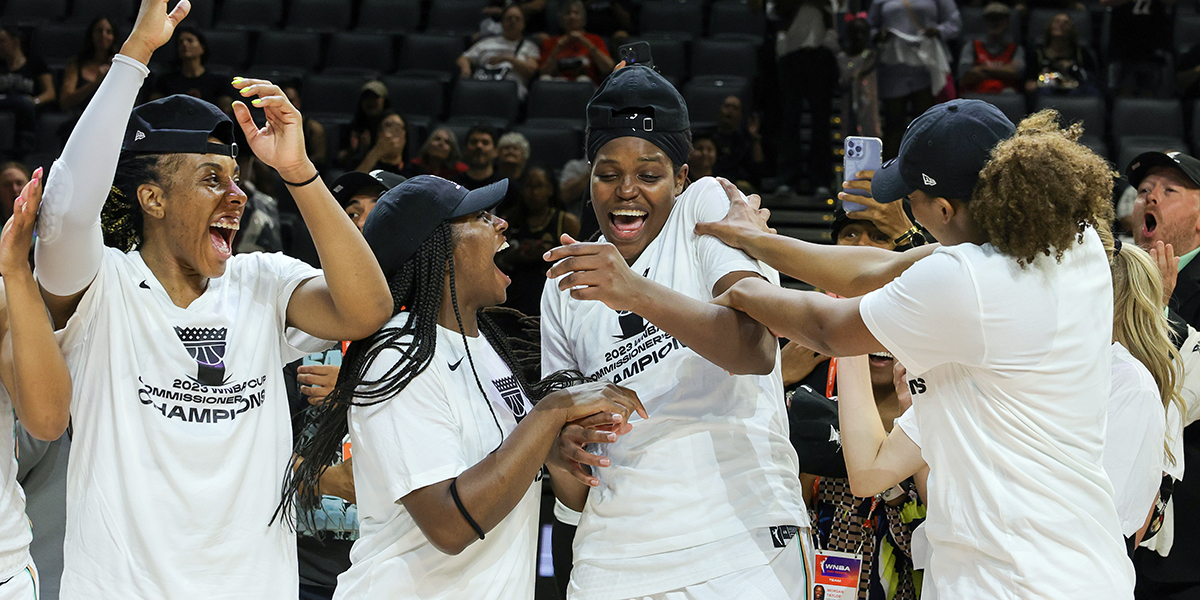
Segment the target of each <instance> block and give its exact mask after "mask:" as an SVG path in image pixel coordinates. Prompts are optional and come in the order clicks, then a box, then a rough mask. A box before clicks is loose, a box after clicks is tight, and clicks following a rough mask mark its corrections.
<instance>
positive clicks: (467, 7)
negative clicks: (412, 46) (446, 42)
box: [425, 0, 485, 35]
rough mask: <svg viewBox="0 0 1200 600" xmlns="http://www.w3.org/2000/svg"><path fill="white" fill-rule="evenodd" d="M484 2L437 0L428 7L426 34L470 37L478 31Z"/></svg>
mask: <svg viewBox="0 0 1200 600" xmlns="http://www.w3.org/2000/svg"><path fill="white" fill-rule="evenodd" d="M484 6H485V3H484V2H481V1H480V0H438V1H437V2H434V3H433V4H432V5H431V6H430V7H429V23H428V24H427V25H426V26H425V31H426V32H427V33H445V34H453V35H471V34H473V33H475V32H477V31H479V22H480V21H482V20H483V7H484Z"/></svg>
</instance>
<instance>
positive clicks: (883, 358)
mask: <svg viewBox="0 0 1200 600" xmlns="http://www.w3.org/2000/svg"><path fill="white" fill-rule="evenodd" d="M867 359H868V360H869V361H870V363H871V366H872V367H883V366H887V365H890V364H892V363H893V362H895V360H896V357H894V356H892V353H891V352H872V353H871V354H870V355H869V356H868V357H867Z"/></svg>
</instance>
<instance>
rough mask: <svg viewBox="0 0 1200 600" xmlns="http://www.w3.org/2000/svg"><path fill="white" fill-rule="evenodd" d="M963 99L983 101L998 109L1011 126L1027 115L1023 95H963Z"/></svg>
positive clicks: (1027, 110) (1027, 111)
mask: <svg viewBox="0 0 1200 600" xmlns="http://www.w3.org/2000/svg"><path fill="white" fill-rule="evenodd" d="M963 98H969V99H973V100H983V101H984V102H987V103H990V104H991V105H992V106H995V107H996V108H998V109H1000V112H1002V113H1004V116H1006V117H1008V120H1009V121H1012V122H1013V124H1014V125H1015V124H1017V123H1020V122H1021V119H1024V118H1025V115H1026V114H1028V113H1029V109H1028V107H1027V106H1026V105H1025V96H1024V94H963Z"/></svg>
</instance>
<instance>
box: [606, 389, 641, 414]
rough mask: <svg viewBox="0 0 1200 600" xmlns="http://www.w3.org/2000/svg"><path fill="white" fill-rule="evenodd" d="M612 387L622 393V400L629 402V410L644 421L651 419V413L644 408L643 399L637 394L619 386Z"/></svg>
mask: <svg viewBox="0 0 1200 600" xmlns="http://www.w3.org/2000/svg"><path fill="white" fill-rule="evenodd" d="M612 387H613V389H615V390H617V391H618V392H620V393H621V398H622V399H624V400H625V401H626V402H628V406H629V408H630V409H632V410H633V411H634V412H636V413H637V414H638V416H640V417H641V418H643V419H649V418H650V413H648V412H646V407H645V406H642V399H641V398H638V395H637V392H635V391H633V390H631V389H629V388H624V387H621V386H617V385H614V386H612Z"/></svg>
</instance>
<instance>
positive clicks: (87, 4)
mask: <svg viewBox="0 0 1200 600" xmlns="http://www.w3.org/2000/svg"><path fill="white" fill-rule="evenodd" d="M137 4H141V3H140V2H138V3H136V4H135V3H134V2H132V1H131V0H86V1H81V0H77V1H76V2H75V3H74V7H72V9H71V18H70V21H71V22H73V23H91V22H92V19H95V18H96V17H108V18H109V19H112V23H113V24H114V25H118V26H120V25H125V23H127V22H129V21H132V20H133V17H134V15H135V14H137V13H135V12H134V10H135V8H136V6H137Z"/></svg>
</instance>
